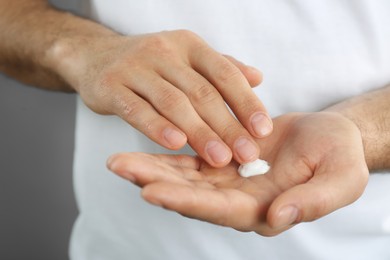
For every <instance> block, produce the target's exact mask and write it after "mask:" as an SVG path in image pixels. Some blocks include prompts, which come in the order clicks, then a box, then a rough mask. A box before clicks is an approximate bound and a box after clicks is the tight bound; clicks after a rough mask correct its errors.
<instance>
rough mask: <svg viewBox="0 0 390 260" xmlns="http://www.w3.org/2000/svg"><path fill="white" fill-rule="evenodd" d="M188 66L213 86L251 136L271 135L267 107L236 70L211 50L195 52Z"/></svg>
mask: <svg viewBox="0 0 390 260" xmlns="http://www.w3.org/2000/svg"><path fill="white" fill-rule="evenodd" d="M189 62H190V63H191V66H192V67H193V68H194V69H195V70H196V71H198V72H199V73H200V74H201V75H202V76H204V77H205V78H206V79H207V80H208V81H209V82H210V83H211V84H213V86H214V87H215V88H216V89H217V90H218V92H219V93H220V94H221V96H222V97H223V98H224V100H225V101H226V103H227V104H228V105H229V107H230V108H231V109H232V111H233V113H234V114H235V116H236V117H237V119H238V120H239V121H240V122H241V124H242V125H243V126H244V127H245V128H246V129H247V130H248V131H249V132H250V133H251V134H252V136H255V137H258V138H262V137H264V136H267V135H269V134H270V133H271V132H272V128H273V125H272V120H271V119H270V116H269V115H268V112H267V110H266V108H265V106H264V105H263V103H262V102H261V101H260V99H259V98H258V97H257V96H256V94H255V93H254V92H253V90H252V88H251V86H250V85H249V83H248V80H247V79H246V78H245V76H244V75H243V73H242V72H241V71H240V69H239V68H238V67H237V66H235V65H234V64H233V63H232V62H231V61H229V60H228V59H227V58H226V57H224V56H223V55H222V54H220V53H218V52H216V51H214V50H213V49H211V48H208V47H203V48H199V49H198V50H197V51H195V52H194V53H193V54H192V55H191V56H190V58H189Z"/></svg>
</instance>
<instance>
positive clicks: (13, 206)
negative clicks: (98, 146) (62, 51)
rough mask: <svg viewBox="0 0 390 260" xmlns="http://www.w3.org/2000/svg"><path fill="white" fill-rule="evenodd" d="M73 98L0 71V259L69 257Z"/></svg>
mask: <svg viewBox="0 0 390 260" xmlns="http://www.w3.org/2000/svg"><path fill="white" fill-rule="evenodd" d="M51 2H53V3H55V4H56V5H57V6H58V7H61V8H65V9H71V10H75V9H77V5H78V0H57V1H51ZM75 97H76V96H75V94H64V93H54V92H49V91H44V90H39V89H35V88H33V87H28V86H23V85H22V84H20V83H17V82H15V81H13V80H11V79H8V78H6V77H5V76H3V75H1V74H0V163H1V173H0V207H1V209H0V259H4V260H16V259H17V260H19V259H28V260H35V259H37V260H38V259H39V260H45V259H51V260H54V259H55V260H61V259H68V245H69V237H70V232H71V228H72V225H73V222H74V220H75V218H76V216H77V208H76V205H75V201H74V196H73V190H72V159H73V158H72V157H73V148H74V146H73V138H74V114H75Z"/></svg>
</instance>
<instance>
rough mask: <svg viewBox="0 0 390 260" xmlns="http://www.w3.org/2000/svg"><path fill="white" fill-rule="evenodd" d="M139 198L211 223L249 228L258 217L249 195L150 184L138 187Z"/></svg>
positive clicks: (242, 228) (253, 202)
mask: <svg viewBox="0 0 390 260" xmlns="http://www.w3.org/2000/svg"><path fill="white" fill-rule="evenodd" d="M142 196H143V198H144V199H145V200H146V201H148V202H150V203H152V204H154V205H157V206H161V207H164V208H166V209H169V210H173V211H176V212H178V213H180V214H182V215H184V216H187V217H190V218H196V219H199V220H203V221H207V222H210V223H213V224H217V225H222V226H228V227H233V228H235V229H238V230H241V231H249V230H252V229H253V226H254V225H255V224H257V222H258V219H259V214H261V213H260V212H259V210H258V209H259V205H258V202H257V201H256V199H254V198H253V197H251V196H250V195H248V194H246V193H243V192H240V191H237V190H233V189H225V190H223V189H222V190H216V189H210V188H203V187H194V186H185V185H178V184H173V183H154V184H151V185H147V186H146V187H145V188H144V189H143V190H142Z"/></svg>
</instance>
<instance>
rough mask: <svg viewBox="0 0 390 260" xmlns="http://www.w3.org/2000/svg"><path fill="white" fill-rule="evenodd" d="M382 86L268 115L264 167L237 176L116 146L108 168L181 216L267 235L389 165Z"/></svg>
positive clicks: (346, 198) (317, 211) (348, 197)
mask: <svg viewBox="0 0 390 260" xmlns="http://www.w3.org/2000/svg"><path fill="white" fill-rule="evenodd" d="M389 100H390V87H385V88H382V89H378V90H376V91H373V92H370V93H366V94H364V95H361V96H357V97H353V98H351V99H348V100H346V101H344V102H341V103H339V104H336V105H334V106H332V107H330V108H328V109H326V110H325V111H322V112H316V113H305V114H302V113H289V114H285V115H282V116H280V117H277V118H274V126H275V129H274V132H273V133H272V135H270V136H269V137H267V138H265V139H258V140H257V142H258V145H259V146H260V148H261V151H262V154H261V158H263V159H265V160H267V161H268V162H269V163H270V165H271V169H270V171H269V172H268V173H266V174H264V175H258V176H253V177H250V178H243V177H241V176H240V175H239V174H238V172H237V169H238V166H239V165H238V164H237V163H236V162H231V163H230V164H229V165H227V166H226V167H224V168H220V169H216V168H213V167H211V166H210V165H208V164H207V163H206V162H205V161H204V160H202V159H201V158H198V157H191V156H187V155H152V154H142V153H124V154H117V155H114V156H112V157H111V158H110V159H109V160H108V167H109V168H110V169H111V170H112V171H113V172H115V173H116V174H118V175H119V176H121V177H123V178H125V179H127V180H129V181H131V182H133V183H135V184H136V185H138V186H140V187H141V188H142V196H143V198H144V199H145V200H146V201H148V202H150V203H152V204H154V205H157V206H160V207H163V208H165V209H168V210H173V211H176V212H178V213H180V214H182V215H184V216H187V217H190V218H195V219H199V220H202V221H207V222H210V223H214V224H217V225H222V226H228V227H232V228H235V229H237V230H240V231H254V232H257V233H258V234H260V235H263V236H274V235H277V234H280V233H281V232H283V231H285V230H288V229H290V228H291V227H293V226H294V225H296V224H298V223H300V222H308V221H313V220H316V219H318V218H320V217H322V216H325V215H327V214H329V213H331V212H333V211H335V210H337V209H339V208H342V207H344V206H346V205H348V204H350V203H353V202H354V201H355V200H357V199H358V198H359V197H360V195H361V194H362V193H363V192H364V189H365V187H366V184H367V180H368V176H369V170H372V171H373V170H375V171H378V170H384V169H390V160H389V157H390V120H389V119H390V102H388V101H389Z"/></svg>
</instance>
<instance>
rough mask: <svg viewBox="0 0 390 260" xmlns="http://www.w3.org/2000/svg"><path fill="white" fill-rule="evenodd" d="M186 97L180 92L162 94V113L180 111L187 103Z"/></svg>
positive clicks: (160, 104)
mask: <svg viewBox="0 0 390 260" xmlns="http://www.w3.org/2000/svg"><path fill="white" fill-rule="evenodd" d="M185 100H186V97H185V96H184V95H183V94H181V93H180V92H179V91H174V90H165V91H162V92H161V93H160V96H159V98H158V102H157V103H158V107H159V108H160V109H161V110H162V111H174V110H179V109H180V107H182V105H183V104H184V103H185Z"/></svg>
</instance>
